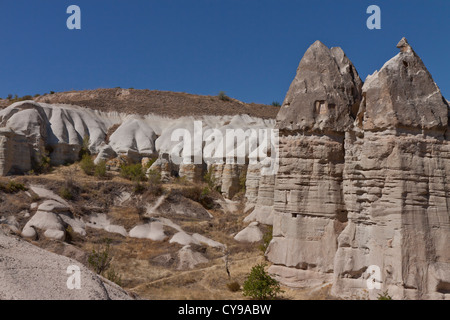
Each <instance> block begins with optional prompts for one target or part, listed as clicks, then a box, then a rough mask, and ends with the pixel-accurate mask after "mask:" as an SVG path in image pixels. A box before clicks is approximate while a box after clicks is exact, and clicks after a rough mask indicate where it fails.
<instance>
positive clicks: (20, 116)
mask: <svg viewBox="0 0 450 320" xmlns="http://www.w3.org/2000/svg"><path fill="white" fill-rule="evenodd" d="M274 125H275V122H274V120H270V119H261V118H254V117H250V116H248V115H245V114H243V115H235V116H220V117H219V116H216V117H214V116H203V117H195V118H194V117H181V118H178V119H171V118H165V117H161V116H158V115H153V114H149V115H146V116H140V115H127V114H118V113H102V112H99V111H93V110H89V109H84V108H81V107H78V106H72V105H51V104H46V103H37V102H34V101H24V102H18V103H15V104H13V105H11V106H9V107H7V108H6V109H4V110H1V111H0V174H3V175H7V174H20V173H24V172H27V171H29V170H31V169H32V168H33V165H34V166H35V167H36V168H39V165H40V164H42V163H43V160H46V161H47V156H48V157H49V159H50V162H51V164H53V165H61V164H66V163H72V162H75V161H78V160H79V156H80V150H81V149H82V148H88V149H89V151H90V152H91V154H94V155H96V159H95V163H96V164H98V163H99V162H101V161H105V162H107V167H108V168H109V169H110V170H119V169H120V166H121V165H122V164H124V163H129V162H133V163H139V162H141V161H142V159H146V158H147V159H155V158H157V160H156V162H154V163H153V166H152V167H151V168H150V169H151V170H158V171H160V173H161V178H162V180H163V181H165V182H167V181H168V180H169V179H170V178H171V177H177V176H178V177H183V178H184V179H186V180H188V181H193V182H200V181H202V180H203V178H204V175H205V174H206V173H207V169H208V167H211V166H214V168H215V169H214V170H215V171H214V181H215V188H216V189H218V190H222V193H223V195H224V196H225V197H228V198H232V197H233V196H234V195H235V194H237V193H239V192H240V191H241V190H242V189H243V183H244V182H245V173H246V170H247V167H246V166H247V164H248V163H249V153H250V149H249V148H248V146H249V141H250V136H252V139H253V137H258V134H259V132H258V130H266V129H270V128H273V127H274ZM229 132H231V133H232V134H231V135H230V136H228V133H229ZM255 141H256V140H252V143H253V144H254V143H255ZM86 143H87V145H86ZM230 150H231V151H232V153H231V155H230V154H228V152H229V151H230Z"/></svg>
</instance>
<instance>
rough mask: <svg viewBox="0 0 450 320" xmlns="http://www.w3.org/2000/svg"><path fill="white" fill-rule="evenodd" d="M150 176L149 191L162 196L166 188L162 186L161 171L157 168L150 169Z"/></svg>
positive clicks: (148, 174) (148, 176) (148, 175)
mask: <svg viewBox="0 0 450 320" xmlns="http://www.w3.org/2000/svg"><path fill="white" fill-rule="evenodd" d="M147 178H148V191H150V193H151V194H152V195H154V196H160V195H162V194H163V192H164V189H163V187H162V186H161V184H162V182H161V173H160V172H159V171H156V170H149V171H148V172H147Z"/></svg>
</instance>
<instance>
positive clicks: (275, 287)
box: [243, 263, 282, 300]
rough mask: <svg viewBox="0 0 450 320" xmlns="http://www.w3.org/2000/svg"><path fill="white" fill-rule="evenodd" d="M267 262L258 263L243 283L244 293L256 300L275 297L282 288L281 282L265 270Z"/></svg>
mask: <svg viewBox="0 0 450 320" xmlns="http://www.w3.org/2000/svg"><path fill="white" fill-rule="evenodd" d="M265 267H266V264H264V263H261V264H257V265H256V266H254V267H253V268H252V270H251V271H250V274H249V276H248V277H247V279H246V280H245V282H244V285H243V295H244V296H246V297H251V298H252V299H256V300H268V299H275V298H276V297H277V296H278V295H279V294H280V293H282V290H281V288H280V283H279V282H278V281H277V280H275V279H273V278H272V277H271V276H270V275H269V274H268V273H267V272H266V271H265V270H264V268H265Z"/></svg>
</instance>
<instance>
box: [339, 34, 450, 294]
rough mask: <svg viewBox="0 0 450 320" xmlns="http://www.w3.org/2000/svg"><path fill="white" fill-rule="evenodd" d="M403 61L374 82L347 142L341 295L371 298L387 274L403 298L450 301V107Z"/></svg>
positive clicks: (420, 69)
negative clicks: (371, 284) (370, 272)
mask: <svg viewBox="0 0 450 320" xmlns="http://www.w3.org/2000/svg"><path fill="white" fill-rule="evenodd" d="M398 47H399V48H400V49H401V52H400V53H399V54H398V55H397V56H395V57H394V58H393V59H391V60H390V61H388V62H387V63H386V64H385V65H384V66H383V68H382V69H381V70H380V71H379V72H376V73H375V74H373V75H372V76H370V77H368V79H367V81H366V83H365V84H364V87H363V95H364V97H365V99H364V100H363V102H362V105H361V109H360V117H359V118H358V120H357V121H356V122H355V127H354V128H353V130H351V131H349V132H347V134H346V140H345V150H346V161H345V167H344V175H343V178H344V181H343V194H344V202H345V204H346V209H347V211H348V224H347V226H346V228H345V229H344V231H343V232H342V234H341V235H340V236H339V239H338V250H337V253H336V256H335V265H334V277H335V283H334V288H333V291H334V293H335V294H338V295H341V296H342V295H343V296H351V295H352V294H355V293H357V292H358V291H360V290H362V289H366V288H367V285H366V282H365V281H363V280H364V279H363V278H364V277H363V274H364V272H365V271H366V270H367V268H369V267H370V266H377V267H379V270H380V281H381V284H382V286H383V288H384V289H387V290H389V292H390V293H391V294H392V295H393V296H395V297H397V298H413V299H422V298H431V299H439V298H444V297H446V298H448V297H449V295H448V294H449V293H450V290H449V289H450V286H449V284H450V249H449V244H450V242H449V241H450V224H449V222H450V220H449V214H450V198H449V191H450V186H449V185H448V181H449V179H448V176H449V174H450V171H449V169H450V143H449V141H448V139H447V138H446V132H447V130H448V105H447V102H446V101H445V99H444V98H443V97H442V95H441V93H440V91H439V88H438V87H437V86H436V84H435V83H434V81H433V79H432V77H431V75H430V74H429V72H428V71H427V69H426V68H425V66H424V64H423V62H422V60H421V59H420V58H419V57H418V56H417V54H416V53H415V52H414V50H412V48H411V47H410V46H409V45H408V43H407V42H406V40H405V39H403V40H402V41H401V42H400V43H399V44H398Z"/></svg>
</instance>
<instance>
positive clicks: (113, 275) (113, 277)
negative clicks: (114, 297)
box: [106, 267, 122, 286]
mask: <svg viewBox="0 0 450 320" xmlns="http://www.w3.org/2000/svg"><path fill="white" fill-rule="evenodd" d="M106 279H108V280H109V281H111V282H114V283H115V284H117V285H118V286H122V276H121V275H120V274H118V273H117V272H116V270H115V269H114V267H111V268H109V269H108V271H107V272H106Z"/></svg>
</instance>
